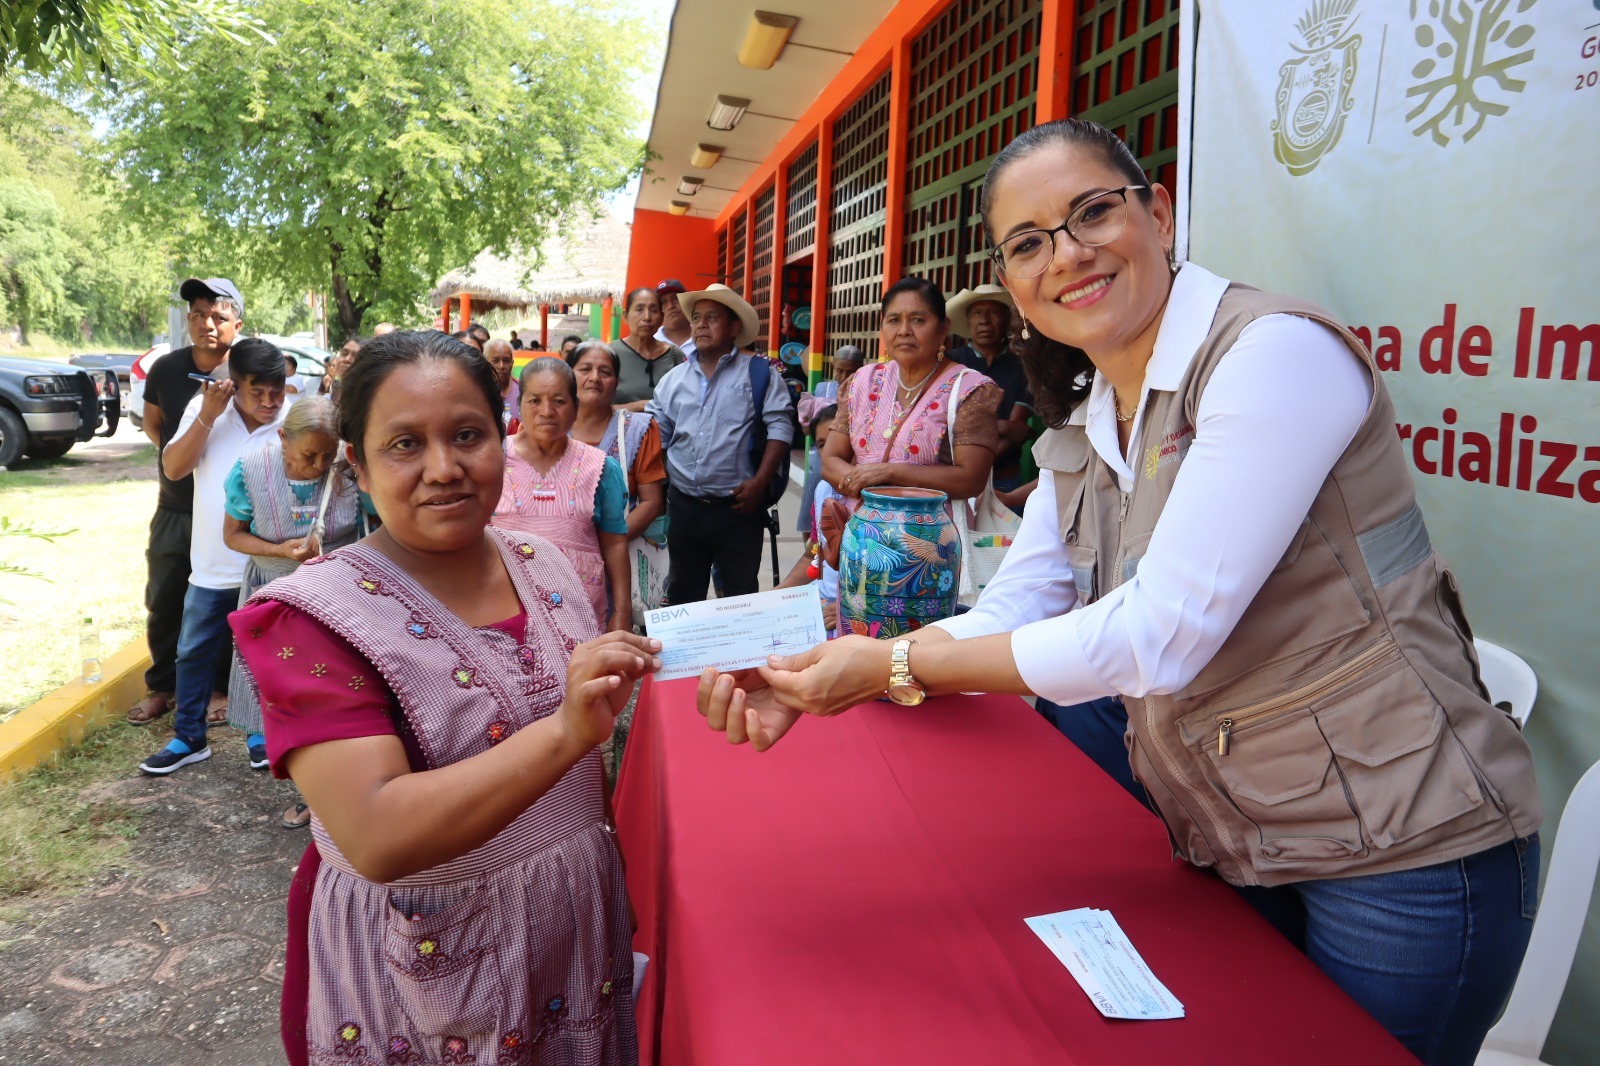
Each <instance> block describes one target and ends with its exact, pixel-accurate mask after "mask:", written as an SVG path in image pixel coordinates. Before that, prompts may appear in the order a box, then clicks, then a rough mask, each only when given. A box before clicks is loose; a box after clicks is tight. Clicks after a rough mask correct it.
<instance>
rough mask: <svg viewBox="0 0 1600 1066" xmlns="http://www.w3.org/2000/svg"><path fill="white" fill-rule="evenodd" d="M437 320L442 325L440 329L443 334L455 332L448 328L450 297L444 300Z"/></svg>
mask: <svg viewBox="0 0 1600 1066" xmlns="http://www.w3.org/2000/svg"><path fill="white" fill-rule="evenodd" d="M439 319H440V321H441V322H442V323H443V326H442V329H443V331H444V332H445V333H453V332H455V331H454V330H452V329H451V328H450V297H448V296H446V297H445V298H444V306H443V307H442V308H440V309H439Z"/></svg>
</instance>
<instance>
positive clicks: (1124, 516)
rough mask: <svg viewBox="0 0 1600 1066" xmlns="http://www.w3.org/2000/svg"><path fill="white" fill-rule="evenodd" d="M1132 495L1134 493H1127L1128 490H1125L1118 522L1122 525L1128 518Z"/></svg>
mask: <svg viewBox="0 0 1600 1066" xmlns="http://www.w3.org/2000/svg"><path fill="white" fill-rule="evenodd" d="M1131 495H1132V494H1131V493H1127V492H1124V493H1123V494H1122V510H1121V512H1120V513H1119V514H1118V515H1117V524H1118V525H1121V524H1122V523H1124V522H1126V521H1127V520H1128V498H1129V496H1131Z"/></svg>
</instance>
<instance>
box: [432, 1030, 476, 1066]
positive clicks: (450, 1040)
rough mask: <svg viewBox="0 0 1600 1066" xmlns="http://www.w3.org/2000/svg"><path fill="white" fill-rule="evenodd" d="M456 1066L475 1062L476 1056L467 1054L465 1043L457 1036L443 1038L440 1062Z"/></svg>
mask: <svg viewBox="0 0 1600 1066" xmlns="http://www.w3.org/2000/svg"><path fill="white" fill-rule="evenodd" d="M440 1061H442V1062H446V1063H450V1064H451V1066H457V1064H459V1063H468V1062H477V1061H478V1056H476V1055H472V1054H469V1053H468V1052H467V1042H466V1041H465V1040H463V1039H461V1038H460V1037H459V1036H447V1037H445V1038H444V1057H443V1058H442V1059H441V1060H440Z"/></svg>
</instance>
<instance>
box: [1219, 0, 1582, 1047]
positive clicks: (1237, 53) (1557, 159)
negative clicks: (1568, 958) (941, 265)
mask: <svg viewBox="0 0 1600 1066" xmlns="http://www.w3.org/2000/svg"><path fill="white" fill-rule="evenodd" d="M1192 55H1193V57H1194V59H1193V65H1192V68H1191V69H1192V73H1193V86H1194V88H1193V92H1194V98H1193V101H1192V108H1191V112H1190V113H1191V115H1192V117H1193V129H1192V131H1191V133H1192V136H1191V146H1192V154H1191V157H1190V160H1189V165H1190V183H1189V193H1190V203H1189V226H1190V229H1189V240H1190V257H1191V258H1193V259H1194V260H1195V261H1196V262H1198V263H1200V264H1202V265H1204V266H1206V267H1208V268H1210V269H1212V270H1215V271H1217V272H1218V273H1220V274H1222V275H1224V276H1226V277H1230V278H1233V279H1235V280H1237V281H1241V282H1247V283H1249V284H1252V285H1256V286H1259V287H1261V288H1265V289H1270V290H1274V291H1278V292H1285V293H1291V294H1294V295H1297V296H1303V297H1307V298H1309V299H1313V300H1316V301H1318V302H1320V303H1322V304H1324V305H1325V306H1327V307H1328V308H1329V309H1330V310H1332V311H1333V312H1334V313H1335V314H1337V315H1339V316H1340V317H1341V318H1342V319H1343V320H1344V321H1345V322H1346V323H1348V324H1349V325H1350V326H1351V327H1352V328H1353V329H1354V330H1355V331H1356V333H1357V334H1358V335H1360V336H1361V337H1362V338H1363V339H1364V340H1367V341H1368V343H1369V345H1370V347H1371V348H1372V351H1373V353H1374V355H1375V356H1376V358H1377V362H1378V365H1379V367H1380V368H1381V369H1382V371H1383V374H1384V377H1385V381H1386V383H1387V385H1388V387H1389V390H1390V392H1391V393H1392V394H1393V396H1394V401H1395V408H1396V412H1397V416H1398V425H1397V426H1396V431H1397V432H1398V433H1399V435H1400V437H1401V440H1402V443H1403V445H1404V449H1405V454H1406V456H1407V458H1408V459H1409V461H1410V463H1411V465H1412V468H1413V473H1414V475H1415V479H1416V482H1417V488H1418V493H1419V496H1420V499H1421V502H1422V507H1423V510H1424V513H1425V514H1426V516H1427V519H1428V527H1429V530H1430V532H1431V534H1432V536H1433V541H1434V543H1435V545H1436V546H1437V547H1438V548H1439V550H1440V551H1441V552H1442V553H1443V554H1444V556H1445V557H1446V559H1448V560H1449V562H1450V564H1451V566H1452V568H1453V569H1455V571H1456V572H1457V574H1458V575H1459V577H1460V579H1461V582H1462V586H1463V595H1464V598H1465V601H1466V606H1467V612H1468V616H1469V619H1470V620H1471V622H1472V624H1473V627H1474V629H1475V630H1476V632H1477V635H1478V636H1480V637H1482V638H1484V639H1486V640H1490V641H1493V642H1495V643H1497V644H1503V645H1505V646H1506V647H1508V648H1510V649H1511V650H1512V651H1515V652H1516V653H1517V654H1519V655H1521V656H1522V657H1523V658H1525V659H1526V660H1528V662H1529V663H1530V664H1531V665H1532V666H1533V669H1534V671H1535V672H1536V673H1537V674H1538V678H1539V687H1540V698H1539V702H1538V706H1537V708H1536V710H1535V711H1534V714H1533V717H1532V719H1531V720H1530V722H1529V725H1528V738H1529V742H1530V744H1531V745H1532V746H1533V748H1534V754H1535V758H1536V760H1537V764H1538V769H1539V777H1540V786H1541V789H1542V791H1543V793H1544V796H1545V799H1546V805H1547V808H1548V810H1549V812H1550V817H1549V818H1548V819H1547V822H1546V828H1545V833H1544V842H1545V848H1546V849H1547V854H1548V849H1549V848H1550V846H1551V844H1552V843H1553V841H1554V833H1553V831H1552V830H1553V829H1554V826H1555V822H1556V815H1557V814H1558V812H1560V810H1561V807H1562V804H1563V803H1564V801H1565V799H1566V796H1567V794H1568V792H1569V791H1570V790H1571V787H1572V785H1573V783H1574V782H1575V781H1576V780H1577V778H1578V777H1579V776H1580V775H1581V773H1582V772H1583V770H1584V769H1586V768H1587V767H1588V765H1589V764H1590V763H1592V762H1594V761H1595V760H1597V759H1600V652H1597V649H1596V644H1597V638H1600V620H1597V610H1600V576H1597V575H1600V562H1597V559H1596V552H1597V550H1600V0H1199V2H1198V30H1197V33H1196V36H1195V39H1194V49H1193V52H1192ZM1596 1048H1600V896H1597V903H1596V906H1595V907H1594V908H1592V909H1591V913H1590V920H1589V929H1588V933H1587V935H1586V936H1585V938H1584V939H1583V941H1582V942H1581V944H1580V948H1579V957H1578V962H1577V966H1576V967H1575V969H1574V971H1573V974H1572V979H1571V981H1570V982H1569V983H1568V986H1567V993H1566V998H1565V999H1564V1000H1563V1003H1562V1007H1561V1011H1560V1013H1559V1014H1558V1016H1557V1021H1556V1028H1555V1031H1554V1032H1553V1034H1552V1039H1551V1043H1550V1048H1549V1050H1547V1053H1546V1054H1547V1058H1548V1061H1551V1062H1553V1063H1558V1064H1560V1063H1579V1062H1592V1061H1594V1060H1593V1059H1592V1058H1591V1057H1590V1056H1592V1055H1593V1054H1594V1051H1595V1049H1596Z"/></svg>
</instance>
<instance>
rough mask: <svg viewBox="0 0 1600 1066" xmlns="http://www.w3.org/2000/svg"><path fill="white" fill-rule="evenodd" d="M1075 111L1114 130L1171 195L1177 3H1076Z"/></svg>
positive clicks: (1174, 164) (1172, 0)
mask: <svg viewBox="0 0 1600 1066" xmlns="http://www.w3.org/2000/svg"><path fill="white" fill-rule="evenodd" d="M1072 66H1073V71H1074V79H1073V86H1072V104H1073V113H1074V114H1076V115H1078V116H1080V117H1082V118H1088V119H1093V120H1094V121H1096V122H1098V123H1100V124H1101V125H1103V126H1107V127H1109V128H1110V129H1112V130H1115V131H1116V132H1117V133H1118V134H1119V135H1121V136H1122V138H1123V139H1124V140H1126V141H1127V142H1128V145H1129V146H1130V147H1131V148H1132V149H1133V152H1134V155H1136V156H1138V157H1139V162H1140V163H1141V164H1142V165H1143V166H1144V168H1145V170H1146V171H1147V172H1148V173H1149V174H1150V175H1151V177H1153V178H1154V179H1155V180H1156V181H1158V182H1160V183H1161V184H1163V185H1165V186H1166V187H1167V190H1168V191H1169V192H1172V193H1174V194H1176V192H1177V177H1178V169H1177V168H1178V0H1080V3H1079V5H1078V23H1077V28H1076V31H1075V32H1074V34H1073V44H1072Z"/></svg>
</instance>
